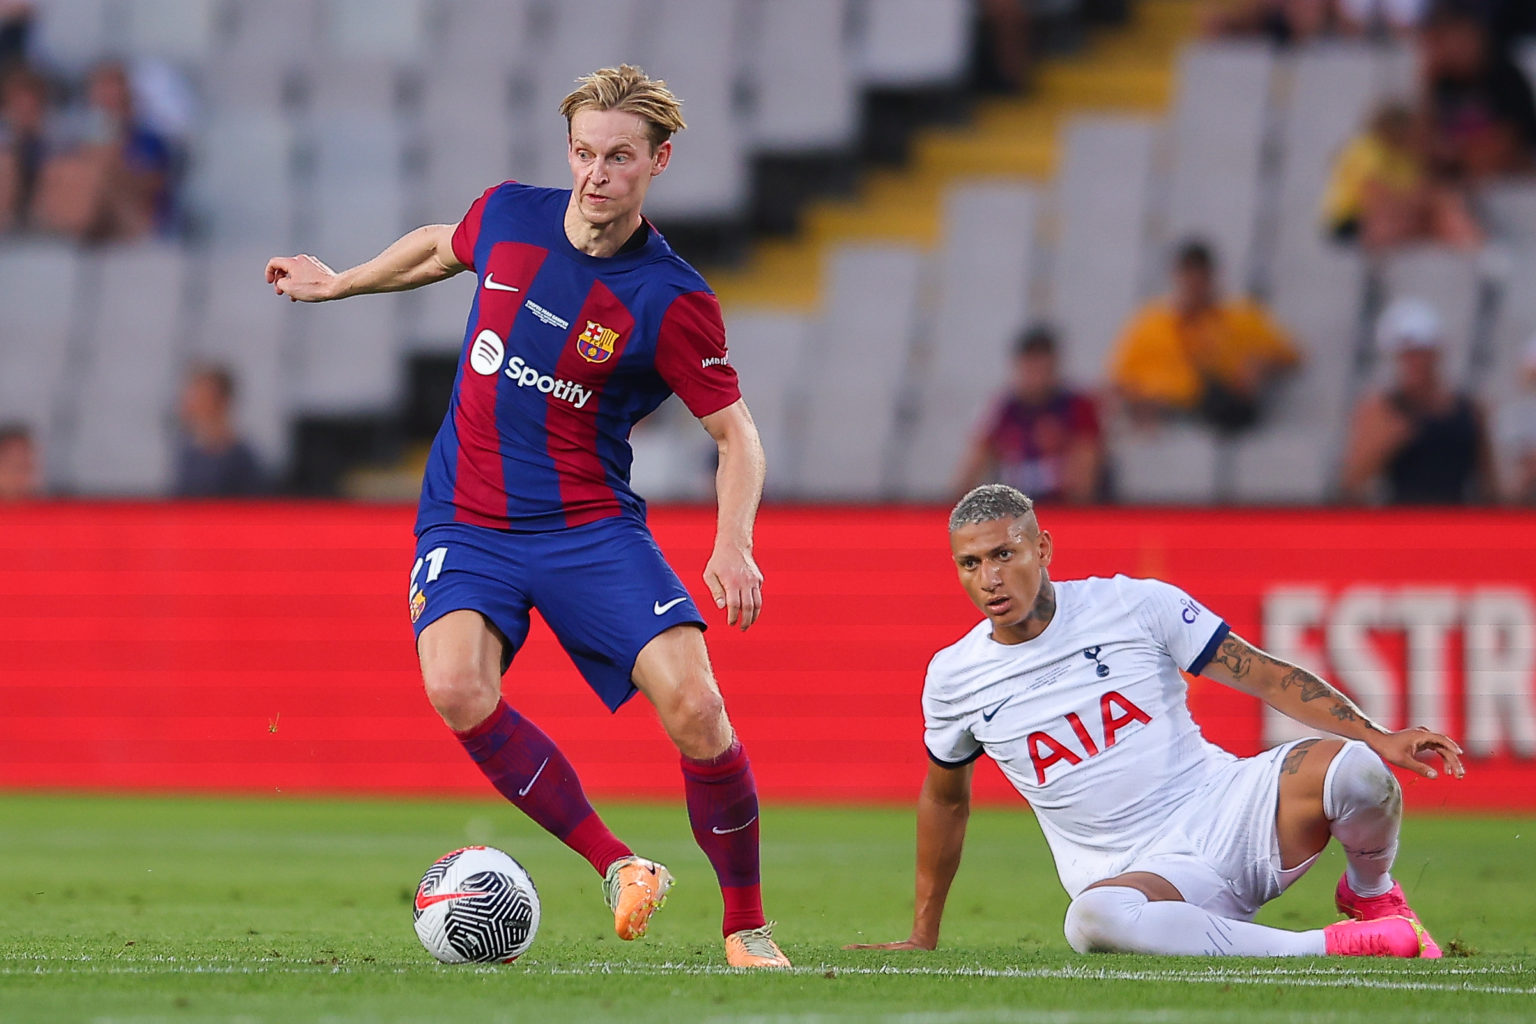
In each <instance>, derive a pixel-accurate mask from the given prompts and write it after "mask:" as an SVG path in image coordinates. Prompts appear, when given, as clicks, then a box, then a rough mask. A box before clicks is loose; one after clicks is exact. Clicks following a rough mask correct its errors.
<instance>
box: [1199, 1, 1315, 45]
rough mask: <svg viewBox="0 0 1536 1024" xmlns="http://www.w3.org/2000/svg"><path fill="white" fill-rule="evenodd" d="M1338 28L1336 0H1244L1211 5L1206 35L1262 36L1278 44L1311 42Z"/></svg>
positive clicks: (1207, 15) (1208, 12) (1206, 23)
mask: <svg viewBox="0 0 1536 1024" xmlns="http://www.w3.org/2000/svg"><path fill="white" fill-rule="evenodd" d="M1337 27H1338V17H1337V11H1336V10H1335V4H1334V2H1333V0H1244V2H1243V3H1238V4H1222V5H1219V6H1215V7H1212V8H1211V9H1209V10H1208V11H1207V12H1206V15H1205V33H1206V35H1211V36H1236V37H1239V38H1248V37H1259V38H1262V39H1266V40H1268V41H1269V42H1271V43H1273V44H1274V45H1276V46H1290V45H1293V44H1300V43H1305V42H1309V41H1310V40H1313V39H1316V38H1318V37H1320V36H1325V35H1330V34H1332V33H1333V32H1335V31H1336V30H1337Z"/></svg>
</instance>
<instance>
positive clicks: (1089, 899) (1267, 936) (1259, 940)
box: [1064, 885, 1327, 956]
mask: <svg viewBox="0 0 1536 1024" xmlns="http://www.w3.org/2000/svg"><path fill="white" fill-rule="evenodd" d="M1064 930H1065V931H1066V933H1067V942H1069V943H1070V944H1071V945H1072V948H1073V949H1075V950H1077V951H1078V952H1079V953H1162V954H1166V955H1171V956H1322V955H1323V954H1324V953H1325V952H1326V951H1327V948H1326V945H1325V943H1324V941H1323V933H1322V931H1321V930H1317V931H1310V932H1288V931H1285V930H1284V929H1281V928H1268V927H1265V926H1264V925H1261V924H1252V923H1251V922H1248V921H1233V920H1231V919H1229V918H1225V917H1217V916H1216V915H1215V914H1212V913H1211V912H1210V911H1208V910H1202V909H1200V908H1199V907H1197V906H1195V905H1194V904H1191V903H1182V902H1179V901H1176V900H1175V901H1158V902H1156V903H1153V902H1152V901H1150V900H1148V899H1147V896H1146V894H1145V893H1143V892H1141V891H1140V890H1138V889H1129V888H1123V887H1121V886H1118V885H1106V886H1101V887H1100V888H1097V889H1088V890H1086V891H1084V892H1083V893H1082V894H1081V895H1079V896H1078V897H1077V899H1075V900H1073V901H1072V905H1071V906H1070V907H1068V908H1067V921H1066V925H1065V927H1064Z"/></svg>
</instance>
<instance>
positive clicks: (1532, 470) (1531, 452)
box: [1504, 338, 1536, 505]
mask: <svg viewBox="0 0 1536 1024" xmlns="http://www.w3.org/2000/svg"><path fill="white" fill-rule="evenodd" d="M1520 376H1521V384H1522V385H1523V393H1522V394H1521V395H1520V397H1519V398H1518V399H1517V400H1516V401H1515V402H1514V403H1513V404H1512V405H1511V406H1510V407H1509V408H1508V409H1506V410H1505V413H1504V417H1505V425H1506V427H1507V436H1508V440H1509V443H1510V444H1511V446H1512V447H1513V449H1514V457H1515V458H1514V469H1515V480H1514V487H1513V488H1512V489H1511V493H1512V495H1513V497H1514V499H1515V500H1516V501H1517V502H1519V503H1520V504H1522V505H1536V338H1532V339H1531V340H1530V343H1529V344H1527V345H1526V347H1525V361H1524V364H1523V365H1522V366H1521V367H1520Z"/></svg>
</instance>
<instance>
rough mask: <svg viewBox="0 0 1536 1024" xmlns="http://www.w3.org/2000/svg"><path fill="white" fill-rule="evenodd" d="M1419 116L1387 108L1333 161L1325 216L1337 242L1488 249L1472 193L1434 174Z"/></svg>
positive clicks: (1402, 107) (1397, 106) (1375, 248)
mask: <svg viewBox="0 0 1536 1024" xmlns="http://www.w3.org/2000/svg"><path fill="white" fill-rule="evenodd" d="M1418 128H1419V126H1418V119H1417V118H1416V117H1415V116H1414V113H1413V110H1412V108H1410V107H1409V106H1408V105H1407V104H1405V103H1398V102H1394V103H1388V104H1385V105H1384V106H1382V107H1381V109H1380V110H1378V111H1377V112H1376V113H1375V115H1374V116H1372V118H1371V123H1370V128H1369V130H1368V131H1366V132H1365V133H1364V134H1362V135H1360V136H1358V137H1356V138H1355V139H1353V140H1351V141H1350V142H1349V144H1348V145H1346V146H1345V147H1344V150H1343V152H1341V153H1340V154H1339V158H1338V160H1336V161H1335V162H1334V165H1333V174H1332V177H1331V179H1330V180H1329V183H1328V190H1327V192H1326V193H1325V195H1324V197H1323V213H1324V218H1325V221H1326V224H1327V229H1328V234H1329V236H1330V237H1332V238H1333V239H1334V240H1335V241H1337V242H1342V243H1353V242H1358V243H1359V244H1360V245H1361V246H1363V247H1364V248H1365V249H1367V250H1369V251H1372V252H1380V251H1382V250H1384V249H1390V248H1393V247H1395V246H1402V245H1408V244H1412V243H1414V242H1442V243H1445V244H1447V245H1453V246H1456V247H1458V248H1462V249H1473V248H1477V247H1478V246H1480V245H1482V243H1483V230H1482V228H1481V227H1479V226H1478V223H1477V220H1476V218H1474V217H1473V215H1472V210H1471V206H1470V204H1469V203H1468V201H1467V195H1466V191H1465V189H1463V188H1462V187H1461V186H1459V185H1458V184H1457V183H1456V182H1454V181H1444V180H1437V179H1436V178H1435V177H1434V176H1432V175H1431V173H1430V169H1429V165H1428V162H1427V161H1426V160H1425V158H1424V154H1423V150H1422V148H1421V146H1420V142H1419V135H1420V132H1419V130H1418Z"/></svg>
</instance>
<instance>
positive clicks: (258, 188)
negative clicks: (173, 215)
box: [186, 113, 297, 249]
mask: <svg viewBox="0 0 1536 1024" xmlns="http://www.w3.org/2000/svg"><path fill="white" fill-rule="evenodd" d="M293 149H294V132H293V128H292V126H291V125H290V123H289V122H288V120H287V119H286V118H284V117H282V116H281V115H279V114H276V113H242V114H234V113H227V114H224V115H222V116H220V117H218V118H215V119H213V120H211V121H210V122H209V123H208V124H206V125H204V126H203V128H202V130H201V131H200V132H199V135H198V141H197V144H196V145H195V146H194V147H193V157H192V163H191V167H190V169H189V171H188V180H187V189H186V202H187V206H188V208H189V209H190V211H191V213H192V215H193V219H194V221H195V222H196V223H197V224H198V225H199V226H200V227H201V228H202V229H203V230H205V231H206V232H207V234H208V235H209V237H210V238H212V239H213V240H214V241H215V242H221V243H251V244H255V243H265V244H267V245H269V246H272V247H275V248H280V249H281V248H288V247H289V246H291V245H292V244H293V227H294V225H293V214H292V209H293V203H294V200H295V197H296V195H297V190H296V184H295V178H294V174H293Z"/></svg>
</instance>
